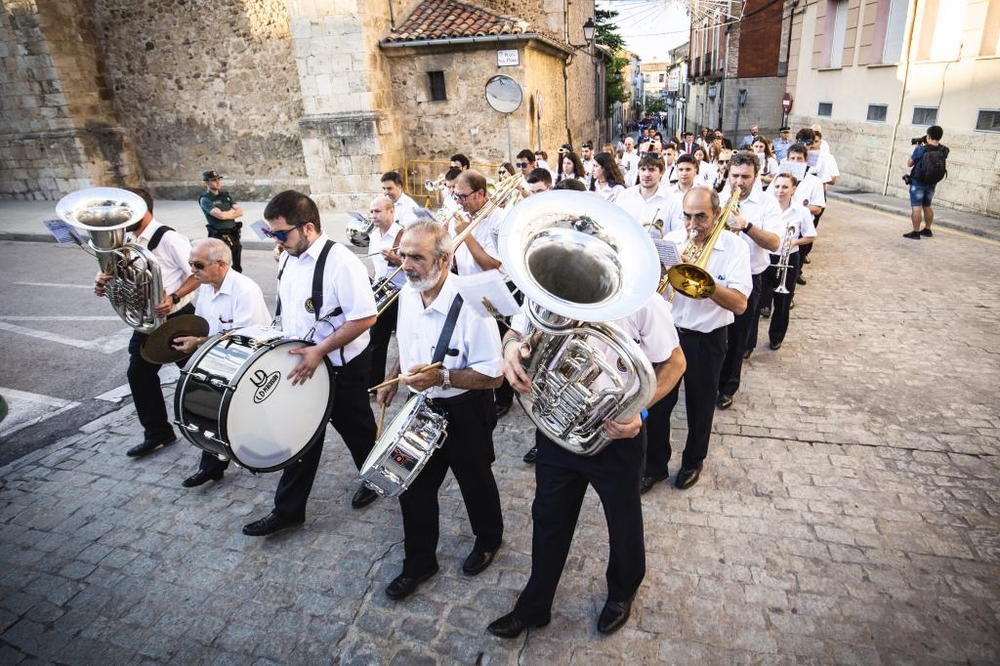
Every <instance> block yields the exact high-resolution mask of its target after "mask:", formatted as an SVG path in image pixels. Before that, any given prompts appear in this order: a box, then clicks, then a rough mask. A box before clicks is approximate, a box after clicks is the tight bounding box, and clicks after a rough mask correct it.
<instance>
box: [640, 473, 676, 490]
mask: <svg viewBox="0 0 1000 666" xmlns="http://www.w3.org/2000/svg"><path fill="white" fill-rule="evenodd" d="M668 476H670V474H669V473H668V474H665V475H663V476H644V477H642V479H640V481H639V494H640V495H644V494H646V493H648V492H649V491H650V490H651V489H652V487H653V486H654V485H656V484H657V483H659V482H660V481H663V480H664V479H666V478H667V477H668Z"/></svg>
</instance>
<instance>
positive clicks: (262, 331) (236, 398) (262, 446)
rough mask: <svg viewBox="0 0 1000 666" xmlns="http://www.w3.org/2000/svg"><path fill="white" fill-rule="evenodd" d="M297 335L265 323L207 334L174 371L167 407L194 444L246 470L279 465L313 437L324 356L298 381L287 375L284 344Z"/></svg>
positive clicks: (326, 373) (324, 400)
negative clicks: (304, 379) (177, 371)
mask: <svg viewBox="0 0 1000 666" xmlns="http://www.w3.org/2000/svg"><path fill="white" fill-rule="evenodd" d="M309 344H310V343H308V342H305V341H303V340H288V339H284V338H282V334H281V331H280V330H278V329H276V328H271V327H268V326H248V327H246V328H239V329H234V330H232V331H227V332H225V333H222V334H220V335H217V336H215V337H214V338H211V339H210V340H208V342H206V343H205V344H203V345H202V346H201V347H200V348H199V349H198V351H197V352H195V354H194V356H192V357H191V360H190V361H188V364H187V366H186V367H185V368H184V370H182V371H181V378H180V381H179V382H178V383H177V390H176V392H175V394H174V415H175V419H176V423H177V425H179V426H180V427H181V431H182V432H183V433H184V437H185V438H187V440H188V441H189V442H191V443H192V444H194V445H195V446H197V447H198V448H199V449H202V450H204V451H208V452H209V453H214V454H215V455H217V456H219V457H220V458H223V459H229V460H232V461H233V462H234V463H236V464H237V465H240V466H241V467H245V468H247V469H248V470H250V471H251V472H273V471H275V470H279V469H282V468H284V467H287V466H288V465H290V464H291V463H293V462H295V461H296V460H297V459H298V458H299V457H301V456H302V454H304V453H305V452H306V451H307V450H308V449H309V448H310V446H311V445H312V444H314V443H315V441H316V439H317V435H319V433H320V432H321V431H322V430H323V429H324V428H325V427H326V422H327V420H328V419H329V418H330V411H331V410H332V409H333V391H332V389H331V387H332V383H331V382H330V377H331V373H332V372H333V370H332V365H331V364H330V361H329V359H326V358H324V359H323V361H324V362H323V363H321V364H319V365H318V366H317V367H316V372H315V374H314V375H313V377H312V378H311V379H309V380H308V381H307V382H306V383H305V384H299V385H298V386H292V383H291V382H290V381H289V380H288V379H287V376H288V373H289V372H291V370H292V368H294V367H295V366H296V365H298V364H299V361H300V360H301V359H300V358H299V357H298V356H296V355H293V354H289V353H288V352H289V350H292V349H298V348H300V347H307V346H309Z"/></svg>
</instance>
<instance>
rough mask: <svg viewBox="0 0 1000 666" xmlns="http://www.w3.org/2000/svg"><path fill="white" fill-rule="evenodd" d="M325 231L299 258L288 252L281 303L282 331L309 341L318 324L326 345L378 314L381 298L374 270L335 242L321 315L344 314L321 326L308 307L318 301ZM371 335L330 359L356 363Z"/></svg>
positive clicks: (326, 272) (283, 265)
mask: <svg viewBox="0 0 1000 666" xmlns="http://www.w3.org/2000/svg"><path fill="white" fill-rule="evenodd" d="M328 240H330V238H329V236H327V235H326V234H325V233H323V234H320V235H319V238H317V239H316V240H315V241H314V242H313V244H312V245H310V246H309V249H308V250H306V251H305V252H303V253H302V254H301V255H300V256H298V257H293V256H291V255H289V254H288V253H287V252H286V253H285V258H284V259H283V260H282V261H281V263H280V264H279V266H280V267H281V268H280V274H281V278H280V279H279V280H278V299H279V302H280V303H281V330H282V331H283V332H284V333H285V335H286V336H288V337H292V338H299V339H304V338H305V336H306V334H308V333H309V329H311V328H312V327H313V326H314V325H315V326H316V333H315V335H314V336H313V340H314V341H315V342H321V341H322V340H325V339H326V338H328V337H330V336H331V335H333V333H334V331H336V330H337V329H338V328H340V327H341V326H343V325H344V324H345V323H346V322H348V321H355V320H358V319H366V318H368V317H371V316H373V315H375V314H376V312H377V310H376V308H375V296H374V295H373V294H372V287H371V283H370V282H369V281H368V270H367V269H366V268H365V265H364V264H362V263H361V260H360V259H358V257H357V255H355V254H354V253H353V252H351V251H350V250H348V249H347V248H346V247H344V246H343V245H341V244H340V243H334V244H333V247H332V248H331V249H330V254H329V255H327V257H326V267H325V269H324V271H323V305H322V309H321V312H320V317H323V316H325V315H326V314H327V313H330V312H333V310H334V309H336V308H338V307H339V308H341V309H342V310H343V312H341V314H339V315H337V316H336V317H330V318H329V319H328V320H326V321H324V322H319V323H317V321H316V315H315V314H313V313H312V312H309V311H308V310H307V309H306V300H309V299H311V298H312V283H313V271H314V269H315V268H316V261H317V260H318V259H319V255H320V252H322V251H323V246H324V245H325V244H326V241H328ZM369 338H370V336H369V335H368V331H365V332H364V333H362V334H361V335H359V336H358V337H356V338H355V339H354V340H352V341H351V342H349V343H347V344H346V345H345V346H344V347H343V348H341V349H335V350H333V351H332V352H330V353H329V354H327V356H328V357H329V359H330V361H331V362H332V363H333V364H334V365H345V364H347V363H350V362H351V360H353V359H354V357H356V356H357V355H358V354H360V353H361V352H363V351H364V350H365V347H367V346H368V341H369Z"/></svg>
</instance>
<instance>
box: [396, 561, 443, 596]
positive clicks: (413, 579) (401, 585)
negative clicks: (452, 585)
mask: <svg viewBox="0 0 1000 666" xmlns="http://www.w3.org/2000/svg"><path fill="white" fill-rule="evenodd" d="M437 572H438V568H437V566H435V567H434V568H433V569H431V570H430V571H428V572H427V573H423V574H420V575H419V576H407V575H405V574H400V575H398V576H396V577H395V578H394V579H393V581H392V582H391V583H389V585H388V586H387V587H386V588H385V596H387V597H389V598H390V599H393V600H395V601H400V600H402V599H405V598H406V597H408V596H410V595H411V594H413V593H414V592H416V591H417V588H418V587H419V586H420V584H421V583H422V582H424V581H425V580H427V579H428V578H430V577H431V576H433V575H434V574H436V573H437Z"/></svg>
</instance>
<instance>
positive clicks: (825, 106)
mask: <svg viewBox="0 0 1000 666" xmlns="http://www.w3.org/2000/svg"><path fill="white" fill-rule="evenodd" d="M816 115H817V116H823V117H824V118H829V117H831V116H833V102H820V103H819V109H818V110H817V111H816Z"/></svg>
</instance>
